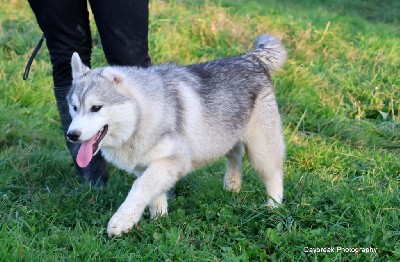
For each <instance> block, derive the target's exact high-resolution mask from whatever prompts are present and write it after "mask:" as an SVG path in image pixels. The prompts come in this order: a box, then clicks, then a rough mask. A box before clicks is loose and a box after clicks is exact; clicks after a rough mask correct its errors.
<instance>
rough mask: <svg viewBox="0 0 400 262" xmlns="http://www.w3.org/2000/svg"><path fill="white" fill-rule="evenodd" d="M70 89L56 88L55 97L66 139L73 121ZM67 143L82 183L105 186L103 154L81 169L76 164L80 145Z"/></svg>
mask: <svg viewBox="0 0 400 262" xmlns="http://www.w3.org/2000/svg"><path fill="white" fill-rule="evenodd" d="M70 88H71V86H62V87H54V96H55V98H56V102H57V108H58V112H59V114H60V119H61V125H62V129H63V132H64V138H65V139H66V137H67V131H68V127H69V125H70V124H71V121H72V119H71V116H70V114H69V107H68V102H67V99H66V97H67V94H68V92H69V90H70ZM66 142H67V147H68V150H69V152H70V154H71V156H72V160H73V162H74V165H75V168H76V170H77V172H78V175H79V176H80V177H81V179H82V182H83V183H87V182H89V183H90V184H91V185H93V186H100V187H101V186H104V185H105V184H106V183H107V163H106V161H105V160H104V158H103V156H102V155H101V154H97V155H96V156H94V157H93V159H92V161H90V163H89V165H88V166H87V167H85V168H81V167H79V166H78V164H77V163H76V156H77V154H78V150H79V147H80V144H74V143H71V142H70V141H69V140H68V139H66Z"/></svg>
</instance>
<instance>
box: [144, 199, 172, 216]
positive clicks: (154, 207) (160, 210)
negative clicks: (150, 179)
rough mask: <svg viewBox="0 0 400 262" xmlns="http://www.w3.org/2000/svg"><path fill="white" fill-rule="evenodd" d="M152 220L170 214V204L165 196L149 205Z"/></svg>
mask: <svg viewBox="0 0 400 262" xmlns="http://www.w3.org/2000/svg"><path fill="white" fill-rule="evenodd" d="M149 210H150V218H152V219H153V218H156V217H158V216H164V215H166V214H167V213H168V202H167V196H166V195H165V194H163V195H161V196H159V197H158V198H156V199H155V200H153V202H152V203H151V204H150V205H149Z"/></svg>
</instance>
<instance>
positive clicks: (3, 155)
mask: <svg viewBox="0 0 400 262" xmlns="http://www.w3.org/2000/svg"><path fill="white" fill-rule="evenodd" d="M0 4H1V8H0V198H1V201H0V243H1V244H0V261H60V260H61V261H62V260H69V261H75V260H76V261H109V260H111V261H250V260H251V261H266V260H271V261H275V260H281V261H400V189H399V184H400V80H399V78H398V75H399V71H400V16H399V14H400V1H397V0H381V1H377V0H366V1H363V0H354V1H346V0H330V1H322V0H321V1H317V0H304V1H294V0H282V1H279V0H268V1H265V0H259V1H254V0H252V1H244V0H237V1H228V0H219V1H201V0H199V1H190V0H181V1H161V0H153V1H151V3H150V25H149V29H150V35H149V40H150V52H151V57H152V62H153V63H154V64H158V63H163V62H176V63H180V64H189V63H195V62H201V61H207V60H211V59H215V58H218V57H226V56H232V55H237V54H240V53H243V52H245V51H246V50H249V49H250V48H251V46H252V42H253V40H254V39H255V38H256V36H257V35H258V34H260V33H270V34H273V35H275V36H277V37H278V38H279V39H281V40H282V42H283V43H284V44H285V46H286V48H287V50H288V55H289V58H288V61H287V63H286V65H285V66H284V67H283V69H282V70H280V71H279V72H278V73H277V74H275V75H274V76H273V80H274V83H275V88H276V94H277V98H278V103H279V106H280V111H281V115H282V119H283V126H284V133H285V139H286V146H287V156H286V163H285V199H284V205H283V206H281V207H280V208H277V209H274V210H271V209H269V208H267V207H266V206H265V203H266V199H267V196H266V194H265V191H264V187H263V185H262V183H261V182H260V181H259V179H258V178H257V175H256V174H255V172H254V170H253V169H252V168H251V166H250V165H249V164H248V162H247V160H246V156H245V157H244V158H245V164H244V168H243V173H244V183H243V187H242V191H241V192H240V193H239V194H235V193H231V192H226V191H224V190H223V189H222V177H223V175H224V171H225V170H224V168H225V161H224V160H223V159H221V160H220V161H218V162H216V163H215V164H213V165H210V166H208V167H205V168H203V169H201V170H198V171H196V172H194V173H192V174H190V175H188V176H187V177H185V178H184V179H182V180H181V181H180V182H178V184H177V185H176V188H175V197H173V198H171V199H170V200H169V205H170V207H169V215H168V216H166V217H162V218H158V219H156V220H150V219H149V213H148V211H146V213H145V214H144V217H143V218H142V220H141V221H140V222H139V224H138V225H137V226H136V227H135V228H134V229H132V230H131V232H130V233H128V234H126V235H125V236H123V237H122V238H112V239H109V238H108V237H107V236H106V230H105V229H106V226H107V222H108V220H109V219H110V218H111V216H112V214H113V213H114V212H115V211H116V209H117V208H118V206H119V205H120V204H121V203H122V201H123V200H124V198H125V196H126V194H127V192H128V191H129V189H130V187H131V185H132V182H133V181H134V178H133V177H132V176H130V175H129V174H127V173H125V172H123V171H121V170H117V169H116V168H114V167H112V166H110V179H109V183H108V185H107V186H106V187H104V188H100V189H99V188H91V187H90V186H88V185H82V184H80V183H79V180H78V178H77V176H76V175H75V173H74V169H73V167H72V161H71V159H70V156H69V155H68V153H67V150H66V146H65V143H64V138H63V137H62V131H61V125H60V121H59V118H58V113H57V110H56V106H55V100H54V98H53V93H52V77H51V66H50V60H49V55H48V52H47V49H46V48H45V47H43V48H42V49H41V50H40V52H39V54H38V56H37V57H36V59H35V61H34V63H33V65H32V68H31V73H30V77H29V79H28V80H27V81H23V80H22V72H23V69H24V66H25V64H26V62H27V60H28V58H29V56H30V53H31V52H32V51H33V48H34V46H35V45H36V43H37V42H38V40H39V39H40V36H41V32H40V29H39V27H38V26H37V24H36V20H35V18H34V16H33V13H32V12H31V10H30V8H29V5H28V3H27V1H22V0H13V1H5V0H0ZM92 31H93V36H94V37H93V44H94V49H93V55H92V61H93V65H94V66H102V65H105V64H106V62H105V58H104V55H103V52H102V49H101V43H100V40H99V36H98V33H97V31H96V28H95V25H94V23H92ZM330 248H332V250H330ZM340 248H341V249H340ZM329 251H333V252H329ZM367 251H368V252H367Z"/></svg>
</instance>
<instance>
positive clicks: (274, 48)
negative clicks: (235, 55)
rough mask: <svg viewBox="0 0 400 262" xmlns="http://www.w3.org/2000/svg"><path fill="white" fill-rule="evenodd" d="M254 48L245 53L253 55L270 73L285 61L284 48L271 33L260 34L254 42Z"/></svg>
mask: <svg viewBox="0 0 400 262" xmlns="http://www.w3.org/2000/svg"><path fill="white" fill-rule="evenodd" d="M254 48H255V49H254V50H252V51H250V52H248V53H247V55H254V56H256V57H257V58H258V60H259V61H260V62H261V63H262V64H263V65H264V66H265V67H266V68H267V69H268V71H269V72H270V73H273V72H275V71H276V70H278V69H279V68H281V67H282V66H283V65H284V64H285V61H286V57H287V54H286V50H285V47H284V46H283V44H282V43H281V41H279V40H278V39H277V38H275V37H274V36H272V35H267V34H263V35H260V36H259V37H258V38H257V40H256V42H255V43H254Z"/></svg>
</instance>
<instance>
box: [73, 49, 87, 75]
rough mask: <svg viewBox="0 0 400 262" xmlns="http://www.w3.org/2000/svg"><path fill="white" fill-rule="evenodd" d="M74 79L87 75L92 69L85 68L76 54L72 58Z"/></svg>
mask: <svg viewBox="0 0 400 262" xmlns="http://www.w3.org/2000/svg"><path fill="white" fill-rule="evenodd" d="M71 67H72V78H74V79H76V78H79V77H82V76H84V75H85V74H87V73H88V72H89V71H90V69H89V67H87V66H85V65H84V64H83V62H82V60H81V58H80V57H79V55H78V53H76V52H74V53H73V54H72V58H71Z"/></svg>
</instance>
